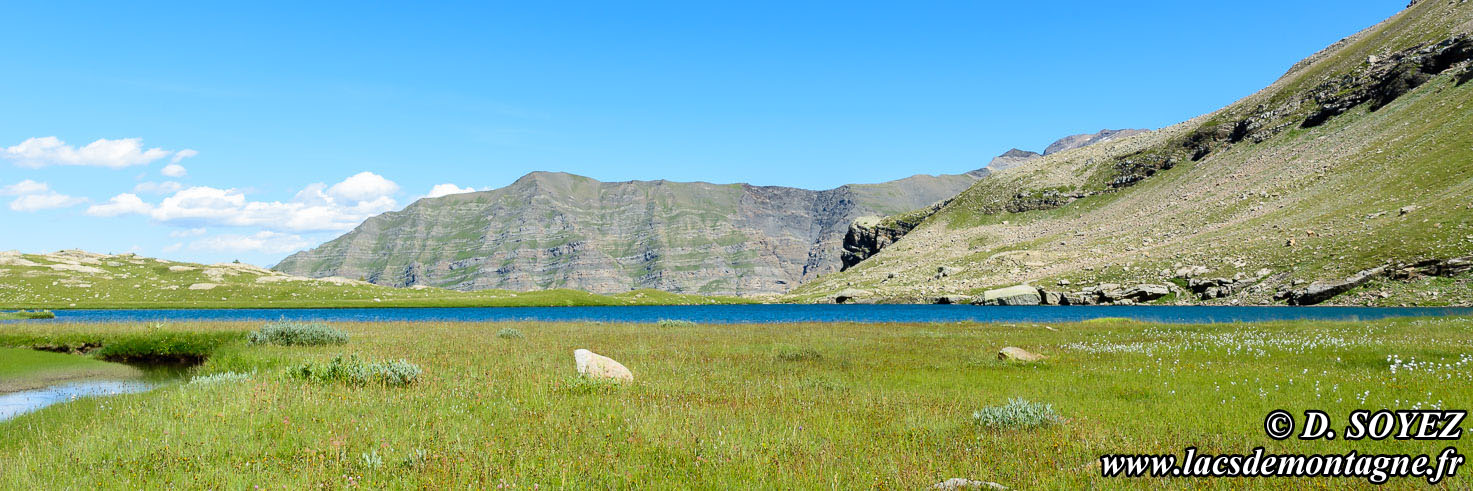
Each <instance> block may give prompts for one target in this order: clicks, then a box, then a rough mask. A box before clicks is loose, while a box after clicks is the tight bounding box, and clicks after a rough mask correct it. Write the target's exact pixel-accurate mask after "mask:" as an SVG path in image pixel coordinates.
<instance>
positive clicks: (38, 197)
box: [10, 191, 87, 211]
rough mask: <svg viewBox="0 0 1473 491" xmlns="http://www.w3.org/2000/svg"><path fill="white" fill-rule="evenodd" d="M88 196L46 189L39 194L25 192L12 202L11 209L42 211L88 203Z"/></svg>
mask: <svg viewBox="0 0 1473 491" xmlns="http://www.w3.org/2000/svg"><path fill="white" fill-rule="evenodd" d="M86 202H87V199H86V198H74V197H71V196H67V195H65V194H61V193H58V192H56V191H46V192H43V193H37V194H25V195H21V197H19V198H16V199H15V201H11V202H10V209H12V210H15V211H40V210H50V209H54V208H67V207H71V206H77V205H80V204H82V203H86Z"/></svg>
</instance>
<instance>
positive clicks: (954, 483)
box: [931, 477, 1008, 489]
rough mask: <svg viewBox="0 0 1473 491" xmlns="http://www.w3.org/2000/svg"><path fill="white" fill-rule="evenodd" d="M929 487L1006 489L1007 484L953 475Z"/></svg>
mask: <svg viewBox="0 0 1473 491" xmlns="http://www.w3.org/2000/svg"><path fill="white" fill-rule="evenodd" d="M931 487H932V488H935V489H1008V487H1007V486H1003V485H1001V484H998V483H995V482H992V481H973V480H971V479H967V478H965V477H953V478H951V479H947V480H945V481H941V482H938V483H936V485H935V486H931Z"/></svg>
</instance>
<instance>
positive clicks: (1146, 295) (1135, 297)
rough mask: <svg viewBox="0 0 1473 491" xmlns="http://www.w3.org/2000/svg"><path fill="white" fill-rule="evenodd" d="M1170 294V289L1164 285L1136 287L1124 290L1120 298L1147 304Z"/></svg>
mask: <svg viewBox="0 0 1473 491" xmlns="http://www.w3.org/2000/svg"><path fill="white" fill-rule="evenodd" d="M1170 294H1171V288H1170V287H1167V286H1165V285H1136V286H1135V288H1131V289H1129V290H1126V291H1125V293H1124V294H1123V295H1122V297H1124V299H1129V300H1132V301H1135V302H1149V301H1152V300H1157V299H1160V298H1161V297H1165V296H1167V295H1170Z"/></svg>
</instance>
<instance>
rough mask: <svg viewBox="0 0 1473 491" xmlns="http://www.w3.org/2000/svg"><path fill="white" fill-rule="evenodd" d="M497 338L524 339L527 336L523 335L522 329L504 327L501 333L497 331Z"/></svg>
mask: <svg viewBox="0 0 1473 491" xmlns="http://www.w3.org/2000/svg"><path fill="white" fill-rule="evenodd" d="M496 337H498V338H501V339H522V338H524V337H526V336H523V335H522V331H521V330H520V329H517V328H514V327H503V328H501V330H500V331H496Z"/></svg>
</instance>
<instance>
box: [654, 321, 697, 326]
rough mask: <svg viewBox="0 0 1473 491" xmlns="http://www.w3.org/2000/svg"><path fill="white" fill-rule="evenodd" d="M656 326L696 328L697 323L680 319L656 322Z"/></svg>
mask: <svg viewBox="0 0 1473 491" xmlns="http://www.w3.org/2000/svg"><path fill="white" fill-rule="evenodd" d="M656 324H657V325H659V326H660V327H696V323H695V322H694V321H687V320H680V319H660V321H659V322H656Z"/></svg>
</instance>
